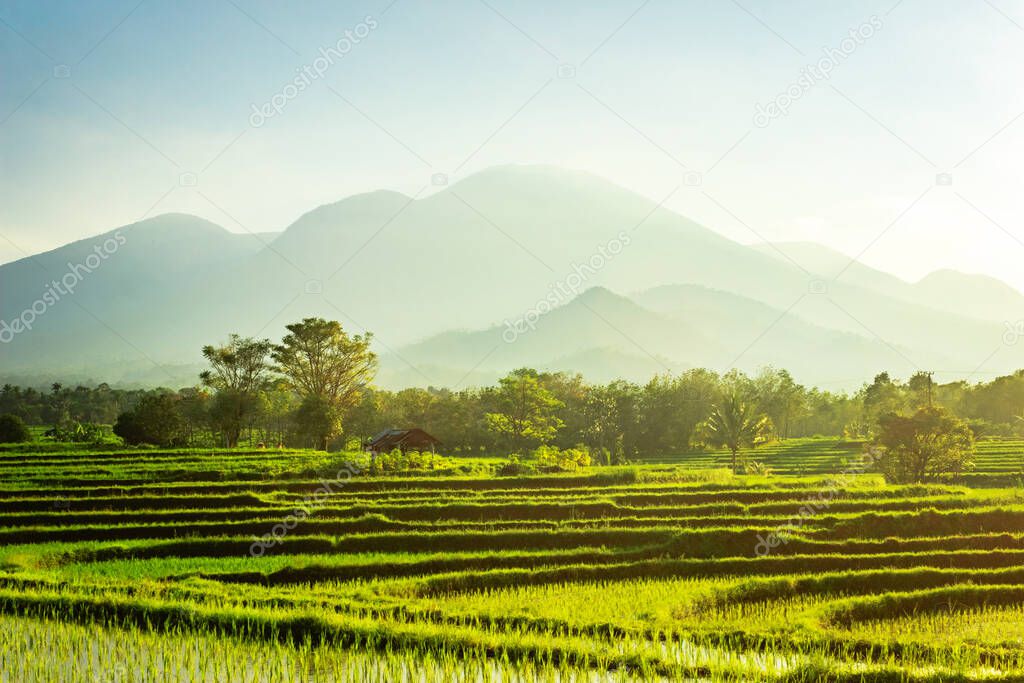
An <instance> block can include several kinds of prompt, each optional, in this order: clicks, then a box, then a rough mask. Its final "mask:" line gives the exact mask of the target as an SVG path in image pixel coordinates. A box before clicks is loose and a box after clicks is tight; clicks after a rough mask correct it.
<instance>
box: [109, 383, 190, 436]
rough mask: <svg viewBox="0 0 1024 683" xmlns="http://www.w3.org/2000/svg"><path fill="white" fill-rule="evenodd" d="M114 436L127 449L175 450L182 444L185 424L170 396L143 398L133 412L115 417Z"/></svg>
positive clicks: (173, 399)
mask: <svg viewBox="0 0 1024 683" xmlns="http://www.w3.org/2000/svg"><path fill="white" fill-rule="evenodd" d="M114 434H116V435H118V436H119V437H121V438H122V439H124V442H125V443H126V444H130V445H136V444H143V443H148V444H153V445H155V446H176V445H180V444H183V443H184V441H185V421H184V419H183V418H182V417H181V414H180V413H179V412H178V406H177V402H176V399H175V397H174V396H173V395H171V394H159V395H152V396H145V397H143V398H142V400H141V401H139V404H138V405H137V406H135V408H134V409H132V410H129V411H127V412H124V413H121V414H120V415H118V417H117V423H116V424H114Z"/></svg>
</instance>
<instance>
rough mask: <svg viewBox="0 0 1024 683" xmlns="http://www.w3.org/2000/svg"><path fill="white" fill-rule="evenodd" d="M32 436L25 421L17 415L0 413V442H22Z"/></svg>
mask: <svg viewBox="0 0 1024 683" xmlns="http://www.w3.org/2000/svg"><path fill="white" fill-rule="evenodd" d="M31 438H32V434H30V433H29V431H28V427H26V426H25V421H24V420H22V419H21V418H20V417H18V416H17V415H11V414H9V413H8V414H6V415H0V443H22V442H24V441H28V440H30V439H31Z"/></svg>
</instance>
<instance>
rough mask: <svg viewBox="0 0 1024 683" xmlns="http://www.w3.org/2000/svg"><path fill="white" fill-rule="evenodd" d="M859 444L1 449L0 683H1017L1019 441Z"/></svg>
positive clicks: (1023, 648) (1022, 597)
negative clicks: (569, 463) (429, 455)
mask: <svg viewBox="0 0 1024 683" xmlns="http://www.w3.org/2000/svg"><path fill="white" fill-rule="evenodd" d="M858 453H859V450H858V447H857V446H856V445H853V444H844V443H839V442H836V441H835V440H823V439H819V440H798V441H792V442H786V443H783V444H773V445H770V446H768V447H766V448H764V449H763V450H759V451H758V452H757V453H756V454H754V457H755V458H756V459H757V460H759V461H760V462H762V463H764V465H765V466H766V467H767V468H768V471H769V472H770V474H761V475H757V476H753V475H749V476H748V475H742V476H737V475H733V474H731V473H730V472H729V471H728V470H727V469H723V468H722V465H723V464H724V463H725V462H727V457H728V456H727V455H726V454H723V453H702V454H682V455H679V456H675V457H669V456H666V457H663V458H659V459H658V460H657V461H656V462H647V463H641V464H638V465H634V466H629V467H615V468H608V467H600V468H590V469H585V470H580V471H579V472H576V473H571V474H551V475H542V476H530V477H500V476H496V475H494V474H493V469H495V468H496V466H497V464H498V463H497V461H494V462H488V461H486V460H482V459H481V460H477V461H466V462H458V461H457V459H438V460H437V462H434V463H431V466H430V467H429V468H428V469H427V470H420V471H416V472H404V473H400V474H398V475H390V476H381V475H370V474H369V471H370V468H369V463H367V462H366V461H365V459H363V458H362V456H359V457H354V456H353V455H351V454H349V455H346V454H326V453H322V452H311V451H257V450H252V451H245V450H233V451H182V450H173V451H171V450H168V451H161V450H133V451H118V450H108V451H92V452H81V451H74V450H72V449H49V450H47V451H42V450H38V451H31V450H16V449H10V450H0V519H2V524H0V681H3V682H4V683H6V682H7V681H12V682H14V681H18V682H19V683H20V682H22V681H26V682H33V681H45V682H50V681H89V682H92V683H97V682H101V681H103V682H110V683H113V682H121V681H125V682H127V681H133V682H134V681H253V682H263V681H299V680H301V681H308V680H314V681H442V680H443V681H491V680H495V681H498V680H500V681H510V680H514V681H533V680H539V681H634V680H636V681H640V680H667V681H677V680H706V681H762V680H764V681H820V680H828V681H974V680H978V681H988V680H1005V681H1009V680H1024V489H1021V488H1020V487H1019V481H1020V470H1021V463H1022V458H1024V442H1013V441H985V442H982V443H981V444H980V445H979V452H978V457H977V467H976V468H975V470H974V471H973V472H972V473H970V474H969V475H966V476H965V477H963V478H961V479H960V480H956V481H949V482H941V483H933V484H921V485H908V486H893V485H886V484H885V483H884V482H883V481H882V480H881V479H880V478H879V477H878V476H877V475H874V474H870V473H866V472H862V471H861V470H860V469H858V466H857V462H858Z"/></svg>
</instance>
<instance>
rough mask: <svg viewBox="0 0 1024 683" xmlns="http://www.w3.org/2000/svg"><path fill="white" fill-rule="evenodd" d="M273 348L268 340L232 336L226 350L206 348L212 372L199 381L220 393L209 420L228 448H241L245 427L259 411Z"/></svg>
mask: <svg viewBox="0 0 1024 683" xmlns="http://www.w3.org/2000/svg"><path fill="white" fill-rule="evenodd" d="M272 348H273V346H272V345H271V343H270V341H269V340H267V339H259V340H257V339H252V338H242V337H240V336H238V335H237V334H232V335H231V337H230V338H229V340H228V343H227V344H226V345H224V346H204V347H203V357H204V358H206V360H207V362H209V363H210V366H211V368H212V369H211V370H204V371H203V372H202V373H201V374H200V376H199V377H200V379H201V380H202V382H203V384H204V385H205V386H208V387H211V388H213V389H216V391H217V396H216V398H215V399H214V401H213V405H212V406H211V407H210V417H211V419H212V421H213V424H214V425H216V426H217V428H218V429H220V430H221V432H222V433H223V434H224V440H225V442H226V443H225V445H227V446H228V447H229V448H231V447H234V446H237V445H238V439H239V435H240V434H241V432H242V427H243V426H244V425H245V423H246V421H247V420H248V419H249V418H251V417H252V416H253V415H254V414H256V413H257V412H258V411H259V408H260V401H259V392H260V390H261V389H263V388H264V387H265V386H266V384H267V369H268V367H267V357H268V356H269V354H270V351H271V349H272Z"/></svg>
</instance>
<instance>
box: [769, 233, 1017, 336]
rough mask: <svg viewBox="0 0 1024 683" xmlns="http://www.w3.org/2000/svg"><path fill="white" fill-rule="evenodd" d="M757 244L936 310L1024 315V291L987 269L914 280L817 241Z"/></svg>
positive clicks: (827, 275) (827, 276) (992, 317)
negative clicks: (881, 269)
mask: <svg viewBox="0 0 1024 683" xmlns="http://www.w3.org/2000/svg"><path fill="white" fill-rule="evenodd" d="M753 248H754V249H756V250H758V251H759V252H761V253H763V254H767V255H769V256H774V257H776V258H778V259H780V260H783V261H789V262H795V263H796V264H799V265H800V266H801V267H803V268H806V269H807V270H809V271H810V272H812V273H814V274H816V275H818V276H819V277H821V278H822V279H824V280H833V279H838V280H840V281H842V282H845V283H850V284H855V285H857V286H859V287H862V288H865V289H870V290H872V291H875V292H878V293H881V294H884V295H886V296H890V297H893V298H896V299H900V300H902V301H906V302H910V303H914V304H918V305H921V306H926V307H928V308H932V309H935V310H938V311H945V312H947V313H953V314H956V315H961V316H967V317H972V318H978V319H982V320H988V321H994V322H1000V323H1002V322H1005V321H1008V320H1010V321H1015V320H1020V319H1021V318H1024V294H1021V293H1020V292H1018V291H1017V290H1016V289H1014V288H1013V287H1010V286H1009V285H1007V284H1006V283H1004V282H1002V281H1001V280H997V279H995V278H992V277H989V276H987V275H977V274H968V273H961V272H959V271H955V270H938V271H935V272H934V273H931V274H929V275H927V276H926V277H924V278H923V279H922V280H920V281H919V282H916V283H910V282H907V281H905V280H902V279H900V278H898V277H896V276H895V275H891V274H889V273H886V272H884V271H880V270H877V269H875V268H871V267H870V266H866V265H864V264H863V263H860V262H858V261H856V260H854V259H851V258H850V257H849V256H846V255H845V254H842V253H840V252H838V251H835V250H833V249H829V248H828V247H825V246H822V245H820V244H814V243H813V242H777V243H772V244H766V243H762V244H756V245H753Z"/></svg>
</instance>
